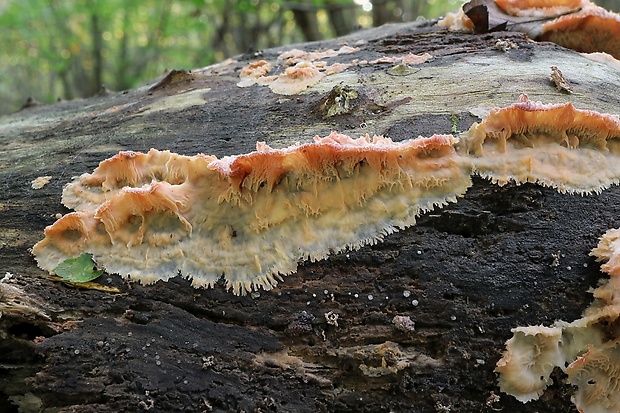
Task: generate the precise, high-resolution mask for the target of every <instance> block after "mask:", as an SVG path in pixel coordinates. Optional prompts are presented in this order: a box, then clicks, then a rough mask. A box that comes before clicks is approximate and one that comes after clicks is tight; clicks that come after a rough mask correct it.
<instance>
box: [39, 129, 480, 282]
mask: <svg viewBox="0 0 620 413" xmlns="http://www.w3.org/2000/svg"><path fill="white" fill-rule="evenodd" d="M456 141H457V139H456V138H454V137H453V136H452V135H434V136H431V137H430V138H422V137H420V138H418V139H411V140H407V141H403V142H393V141H391V140H390V139H388V138H384V137H381V136H375V137H374V138H373V139H370V138H369V137H368V136H366V137H362V138H359V139H352V138H350V137H348V136H346V135H341V134H337V133H335V132H334V133H332V134H330V135H329V136H327V137H325V138H319V137H315V141H314V143H308V144H303V145H295V146H291V147H288V148H285V149H272V148H270V147H269V146H267V145H266V144H264V143H258V144H257V150H256V152H252V153H249V154H245V155H238V156H229V157H225V158H222V159H217V158H216V157H214V156H207V155H202V154H199V155H196V156H191V157H190V156H182V155H178V154H174V153H171V152H169V151H158V150H155V149H151V150H150V151H149V152H148V153H136V152H121V153H119V154H118V155H116V156H114V157H112V158H110V159H108V160H105V161H103V162H101V164H100V165H99V167H98V168H96V169H95V170H94V172H93V173H92V174H84V175H82V176H81V177H79V178H78V179H77V180H76V181H74V182H73V183H71V184H68V185H67V186H66V187H65V189H64V191H63V192H64V193H63V202H64V203H65V205H67V206H68V207H70V208H74V209H75V210H76V212H73V213H70V214H67V215H65V216H64V217H62V218H60V219H59V220H58V221H57V222H56V223H54V224H53V225H51V226H49V227H47V228H46V229H45V238H44V239H43V240H42V241H40V242H39V243H37V244H36V245H35V246H34V248H33V253H34V255H35V257H36V259H37V261H38V264H39V266H40V267H41V268H43V269H46V270H49V271H51V270H52V269H53V268H55V267H56V266H57V265H58V264H59V263H60V262H62V261H63V260H66V259H68V258H72V257H75V256H78V255H80V254H82V253H84V252H87V253H90V254H92V256H93V259H94V260H95V262H96V263H97V264H99V265H100V266H102V267H104V268H105V269H106V270H107V271H108V272H110V273H118V274H121V275H122V276H125V277H130V278H131V279H133V280H139V281H142V282H144V283H152V282H155V281H157V280H167V279H168V278H170V277H174V276H176V275H177V274H178V272H179V271H181V273H182V274H183V275H184V276H185V277H187V278H191V279H192V284H193V285H194V286H196V287H198V286H201V287H207V286H213V285H214V284H215V282H217V281H218V279H219V278H220V277H221V276H222V275H223V276H224V277H225V280H226V286H227V288H232V290H233V292H234V293H235V294H244V293H246V292H250V291H252V290H256V289H258V288H261V287H262V288H265V289H270V288H271V287H273V286H274V285H276V284H277V280H281V275H285V274H289V273H292V272H294V271H296V269H297V264H298V261H299V260H305V259H310V260H312V261H314V260H319V259H323V258H325V257H327V255H328V254H329V253H331V252H338V251H342V250H345V249H347V248H350V249H358V248H360V247H361V246H363V245H367V244H374V243H376V242H377V241H378V240H381V239H382V238H383V237H384V236H385V235H387V234H390V233H392V232H394V231H397V230H398V229H400V228H405V227H408V226H411V225H413V224H414V223H415V220H416V217H417V216H418V215H419V214H420V213H421V212H424V211H428V210H431V209H433V208H434V207H435V206H441V205H444V204H446V203H447V202H455V201H456V197H457V196H460V195H462V194H463V193H464V192H465V191H466V190H467V188H468V187H469V186H470V184H471V179H470V166H469V163H468V162H467V161H466V160H463V159H462V158H460V157H459V156H458V155H457V153H456V151H455V148H454V144H455V142H456Z"/></svg>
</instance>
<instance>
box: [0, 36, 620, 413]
mask: <svg viewBox="0 0 620 413" xmlns="http://www.w3.org/2000/svg"><path fill="white" fill-rule="evenodd" d="M498 39H509V40H511V41H513V42H514V43H516V44H517V45H518V46H519V48H518V49H514V50H510V51H509V52H502V51H499V50H498V49H497V48H496V47H495V44H496V42H497V40H498ZM359 40H364V41H365V43H359V42H358V41H359ZM356 42H357V44H362V46H361V50H360V51H359V52H358V53H357V54H355V55H341V56H339V57H338V58H337V59H335V60H337V61H342V62H348V61H351V60H352V59H353V58H357V59H365V60H372V59H375V58H377V57H379V56H382V55H390V54H394V53H409V52H412V53H421V52H429V53H431V54H433V56H435V60H433V61H432V62H428V63H425V64H424V65H422V66H419V67H413V68H412V70H411V72H409V73H408V74H406V76H393V75H390V74H389V73H390V72H389V70H388V69H389V68H390V67H389V66H381V65H375V66H369V67H364V68H356V69H354V70H353V71H352V72H351V73H354V74H355V75H356V76H357V77H358V78H357V80H355V81H350V83H346V82H348V81H347V80H346V79H345V78H344V77H343V80H342V82H344V83H346V85H347V86H350V87H352V88H355V89H356V90H357V91H358V93H359V98H358V99H356V100H355V102H354V104H353V105H352V108H351V110H350V111H349V112H348V113H346V114H343V115H339V116H335V117H332V118H328V119H326V118H324V113H323V112H322V111H321V110H320V108H321V103H322V102H323V101H324V99H326V96H327V95H328V94H329V92H330V87H327V89H325V88H322V86H321V84H319V85H317V86H316V87H315V88H313V89H311V90H310V91H308V92H307V93H304V94H300V95H297V96H292V97H285V96H280V95H274V94H273V93H271V92H270V91H269V90H268V89H267V88H265V87H259V86H253V87H251V88H244V89H242V88H238V87H237V86H236V82H237V80H238V78H237V76H238V70H239V69H240V68H241V67H242V66H243V65H245V64H246V63H247V61H240V62H238V63H233V64H232V65H231V66H216V67H212V68H207V69H205V70H198V71H193V72H192V73H186V74H185V75H184V76H182V77H179V78H177V80H175V81H170V82H167V83H165V84H164V83H162V86H161V87H159V88H156V89H152V90H150V89H149V88H147V87H143V88H138V89H136V90H131V91H128V92H126V93H116V94H112V95H109V96H105V97H96V98H91V99H88V100H80V101H71V102H62V103H59V104H56V105H52V106H36V107H32V108H29V109H24V110H23V111H22V112H19V113H17V114H15V115H12V116H9V117H4V118H1V119H0V143H1V144H2V145H1V147H0V187H1V188H2V191H1V192H0V234H1V239H2V242H1V243H0V278H2V276H3V275H4V274H5V273H7V272H9V273H12V274H13V276H12V278H11V279H9V280H7V281H4V282H3V283H0V312H2V317H1V318H0V371H1V372H2V374H0V410H2V411H8V412H16V411H17V407H16V406H20V408H21V409H22V410H21V411H23V412H34V411H44V409H48V410H45V411H67V412H69V411H79V412H119V411H141V410H149V411H150V412H177V411H178V412H184V411H188V412H196V411H218V412H220V411H221V412H225V411H257V412H258V411H263V412H265V411H278V412H289V411H290V412H306V411H307V412H321V411H324V412H388V411H392V412H411V411H415V412H442V411H461V412H474V411H475V412H492V411H496V410H503V411H505V412H531V411H538V412H541V413H542V412H558V411H563V412H574V411H576V410H575V408H574V407H573V406H572V404H571V402H570V395H571V389H570V388H568V387H566V386H564V385H563V384H562V377H561V376H562V375H561V373H559V372H557V373H556V374H555V379H556V381H555V384H554V385H553V386H551V388H550V389H548V390H547V392H546V393H545V395H544V396H543V397H542V398H541V400H539V401H536V402H532V403H530V404H528V405H523V404H521V403H520V402H518V401H516V400H515V399H514V398H512V397H510V396H506V395H504V394H501V395H500V392H499V389H498V388H497V385H496V377H495V373H494V372H493V368H494V365H495V363H496V361H497V360H498V359H499V357H500V356H501V353H502V351H503V350H504V341H505V340H506V339H508V338H509V337H510V335H511V333H510V329H511V328H514V327H516V326H519V325H528V324H541V323H543V324H550V323H552V322H553V321H554V320H557V319H564V320H567V321H571V320H573V319H575V318H578V317H579V316H580V314H581V312H582V311H583V310H584V309H585V308H586V307H587V306H588V305H589V303H590V301H591V295H590V294H589V293H587V290H588V288H591V287H593V286H596V284H597V281H598V279H599V278H600V277H602V274H601V273H600V271H599V268H598V264H596V263H595V262H594V261H593V259H592V258H591V257H589V256H588V253H589V251H590V250H591V249H592V248H593V247H594V246H595V245H596V243H597V238H598V237H599V236H600V235H601V234H602V233H603V232H604V231H605V230H606V229H608V228H610V227H618V226H620V217H619V216H618V215H617V209H616V205H618V203H619V202H620V190H619V189H618V188H617V187H613V188H611V189H609V190H607V191H604V192H603V193H602V194H600V195H592V196H571V195H565V194H560V193H558V192H556V191H554V190H552V189H548V188H543V187H540V186H536V185H533V184H527V185H521V186H514V185H507V186H505V187H499V186H496V185H492V184H490V183H489V182H487V181H484V180H481V179H478V178H475V179H474V185H473V187H472V188H471V189H470V190H469V191H468V192H467V193H466V195H465V196H464V197H463V198H462V199H460V200H459V202H458V203H456V204H452V205H450V206H448V207H445V208H443V209H435V210H434V211H432V212H429V213H426V214H424V215H422V216H421V217H420V219H419V222H418V224H417V225H416V226H415V227H412V228H409V229H407V230H404V231H401V232H398V233H395V234H392V235H390V236H388V237H386V239H385V241H384V242H382V243H380V244H378V245H375V246H367V247H364V248H362V249H360V250H358V251H351V252H346V253H342V254H337V255H334V256H332V257H330V258H329V259H327V260H324V261H320V262H316V263H304V264H303V265H301V266H300V268H299V271H298V272H297V273H296V274H292V275H290V276H287V277H285V280H284V282H283V283H281V284H280V285H278V287H276V288H275V289H274V290H272V291H268V292H267V291H260V292H259V293H256V294H252V295H251V296H245V297H236V296H233V295H231V294H230V293H228V292H226V291H224V289H223V287H222V286H221V285H218V286H216V288H213V289H208V290H195V289H193V288H192V287H191V286H190V285H189V282H188V281H186V280H183V279H173V280H171V281H170V282H168V283H163V282H159V283H157V284H155V285H151V286H140V285H137V284H132V283H128V282H126V281H123V280H122V279H120V278H119V277H118V276H115V275H107V274H104V275H103V276H102V277H101V278H100V279H98V280H97V282H98V283H99V284H101V285H102V286H105V287H116V288H118V290H119V291H120V293H111V292H105V291H99V290H93V289H83V288H77V287H75V286H70V285H65V284H62V283H60V282H58V281H54V280H52V279H49V278H48V277H47V275H46V274H45V273H44V272H43V271H41V270H39V269H38V268H36V265H35V262H34V260H33V258H32V257H31V256H30V254H29V251H28V250H29V248H30V247H31V246H32V245H33V244H34V243H35V242H37V241H38V240H40V239H41V237H42V231H43V229H44V227H45V226H46V225H50V224H51V223H52V222H54V220H55V214H57V213H66V212H67V210H66V209H65V208H64V207H62V206H61V205H60V194H61V191H62V187H63V185H64V184H65V183H66V182H68V181H69V180H70V179H71V177H72V176H76V175H79V174H81V173H84V172H90V171H92V169H93V168H94V167H96V166H97V164H98V163H99V162H100V161H101V160H103V159H105V158H107V157H109V156H111V155H113V154H115V153H116V152H117V151H118V150H122V149H131V150H141V151H144V150H148V149H149V148H151V147H154V148H158V149H170V150H172V151H175V152H179V153H183V154H194V153H197V152H204V153H209V154H215V155H217V156H224V155H230V154H238V153H245V152H249V151H251V150H253V149H254V148H255V143H256V141H258V140H266V141H267V143H269V144H271V145H274V146H278V147H281V146H286V145H289V144H292V143H294V142H298V141H309V140H310V139H311V137H312V136H313V135H314V134H319V135H326V134H328V133H329V131H330V130H338V131H342V132H345V133H348V134H350V135H354V136H357V135H359V134H361V133H366V132H369V133H373V132H376V133H382V134H386V135H388V136H390V137H391V138H393V139H395V140H401V139H406V138H411V137H415V136H418V135H419V134H421V135H425V136H430V135H431V134H433V133H446V132H450V130H451V129H452V128H453V127H456V129H457V130H459V131H463V130H466V129H467V128H468V127H469V125H470V124H471V123H472V122H473V121H475V120H476V118H474V117H473V116H472V115H471V114H470V113H469V110H471V109H473V108H475V107H477V106H478V105H480V104H481V103H483V102H491V103H493V104H498V105H500V104H501V105H505V104H507V103H510V102H513V101H515V100H516V98H517V96H518V92H519V91H521V92H527V93H529V94H530V97H532V98H534V99H544V100H545V101H554V102H555V101H568V100H571V101H573V102H574V103H575V106H577V107H580V108H583V109H594V110H599V111H602V112H606V111H607V112H609V111H610V108H614V107H620V106H618V105H620V101H619V98H618V95H617V94H616V93H615V91H613V90H610V89H609V88H605V87H602V85H603V84H605V82H606V81H605V78H604V77H602V75H601V73H603V74H604V73H607V72H605V70H606V69H605V68H604V67H603V66H602V65H600V66H597V65H598V64H597V65H594V66H593V63H592V62H589V61H587V62H586V61H585V60H584V58H582V57H581V56H579V55H576V54H574V53H572V52H570V51H566V50H562V49H560V48H558V47H555V46H553V45H550V44H534V43H532V42H530V41H528V40H527V39H526V38H524V37H523V36H522V35H515V34H510V33H493V34H488V35H483V36H475V35H465V34H453V33H449V32H446V31H440V30H438V29H435V28H432V27H430V26H419V25H412V24H409V25H401V26H388V27H383V28H379V29H375V30H373V31H365V32H360V33H356V34H355V35H352V36H349V37H346V38H341V39H336V40H334V41H330V42H324V43H320V44H312V45H298V46H297V47H303V48H306V49H316V48H328V47H333V48H338V47H339V45H342V44H343V43H348V44H349V45H352V44H356ZM287 49H288V48H280V49H272V50H266V51H265V52H264V55H263V57H264V58H266V59H268V60H270V61H275V59H276V56H277V55H278V54H279V53H280V52H282V51H283V50H287ZM544 59H552V60H554V62H556V64H557V65H558V66H559V67H560V68H561V69H562V70H563V73H564V75H565V76H567V77H568V78H569V80H572V81H573V84H577V83H576V82H574V81H576V80H577V81H578V84H577V89H578V92H579V93H575V95H573V96H570V97H567V95H563V94H561V93H560V92H558V91H557V90H556V89H555V86H554V85H553V84H551V83H550V82H549V80H548V73H547V72H548V70H549V69H548V67H547V66H548V64H547V60H544ZM538 61H540V62H541V63H537V62H538ZM594 67H596V68H597V70H599V72H597V73H598V75H597V76H591V77H587V78H586V77H583V78H581V77H579V74H580V73H582V71H580V70H590V71H591V70H593V68H594ZM569 68H570V70H566V69H569ZM583 68H587V69H583ZM601 71H602V72H601ZM386 72H387V73H386ZM609 73H610V74H613V73H615V72H613V69H609ZM614 75H615V74H614ZM610 76H611V75H610ZM328 79H329V78H328ZM454 120H458V122H457V123H456V125H453V122H454ZM42 175H50V176H52V180H51V182H50V183H49V184H48V185H46V186H45V187H43V188H42V189H40V190H33V189H31V187H30V182H31V180H33V179H34V178H36V177H38V176H42ZM558 253H559V257H560V258H559V265H552V264H554V257H555V256H557V255H558ZM414 300H415V301H414ZM329 312H332V313H335V314H338V324H337V325H334V324H329V323H328V322H327V318H326V317H325V314H327V313H329ZM396 315H401V316H409V317H410V318H411V319H412V320H413V321H414V322H415V323H416V325H415V331H401V330H399V329H397V328H396V326H395V325H394V324H392V320H393V318H394V316H396ZM403 360H406V361H408V365H407V366H406V367H403V368H400V369H398V368H396V367H395V366H396V365H397V363H398V362H399V361H403ZM382 364H383V365H385V366H387V367H394V372H393V373H387V374H385V375H383V376H377V377H373V376H372V375H368V374H365V373H364V371H366V372H367V371H368V369H366V370H364V369H365V368H366V367H380V366H382ZM498 395H500V397H499V399H496V396H498Z"/></svg>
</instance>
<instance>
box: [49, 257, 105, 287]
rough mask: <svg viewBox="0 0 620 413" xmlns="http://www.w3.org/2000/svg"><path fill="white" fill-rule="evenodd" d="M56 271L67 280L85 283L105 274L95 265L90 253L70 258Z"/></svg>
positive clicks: (55, 270)
mask: <svg viewBox="0 0 620 413" xmlns="http://www.w3.org/2000/svg"><path fill="white" fill-rule="evenodd" d="M54 273H55V274H56V275H57V276H59V277H60V278H62V279H63V280H65V281H69V282H72V283H85V282H88V281H92V280H94V279H95V278H97V277H99V276H100V275H101V274H103V271H102V270H98V269H97V267H95V263H94V262H93V258H92V256H91V255H90V254H86V253H84V254H82V255H80V256H79V257H77V258H68V259H66V260H64V261H63V262H61V263H60V264H58V266H57V267H56V268H54Z"/></svg>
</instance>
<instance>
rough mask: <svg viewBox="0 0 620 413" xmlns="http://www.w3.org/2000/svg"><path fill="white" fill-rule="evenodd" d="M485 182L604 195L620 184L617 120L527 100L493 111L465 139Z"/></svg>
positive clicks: (566, 106) (619, 126)
mask: <svg viewBox="0 0 620 413" xmlns="http://www.w3.org/2000/svg"><path fill="white" fill-rule="evenodd" d="M463 148H464V150H465V151H466V152H467V154H468V155H470V156H472V162H473V165H474V170H475V172H476V173H478V174H479V175H480V176H483V177H485V178H489V179H491V180H492V181H493V182H494V183H498V184H499V185H504V184H506V183H508V182H510V181H514V182H516V183H517V184H521V183H525V182H536V183H538V184H541V185H545V186H551V187H553V188H556V189H558V190H559V191H560V192H569V193H581V194H584V193H591V192H597V193H598V192H600V191H602V190H603V189H605V188H608V187H609V186H610V185H613V184H618V182H620V120H619V119H618V116H616V115H607V114H600V113H598V112H594V111H589V110H579V109H575V108H574V107H573V105H572V104H570V103H566V104H557V105H543V104H542V103H540V102H532V101H531V100H529V99H528V98H527V96H526V95H521V96H520V98H519V101H518V102H517V103H515V104H513V105H510V106H508V107H505V108H499V109H494V110H492V111H491V113H490V114H489V115H488V116H486V117H485V118H484V119H483V120H482V122H481V123H480V124H478V123H474V124H473V125H472V127H471V128H470V129H469V131H468V132H467V133H466V136H464V138H463Z"/></svg>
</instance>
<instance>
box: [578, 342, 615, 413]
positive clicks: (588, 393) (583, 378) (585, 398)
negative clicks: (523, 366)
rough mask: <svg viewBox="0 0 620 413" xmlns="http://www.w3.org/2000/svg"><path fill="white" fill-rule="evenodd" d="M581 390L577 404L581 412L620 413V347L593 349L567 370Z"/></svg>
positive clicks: (608, 346)
mask: <svg viewBox="0 0 620 413" xmlns="http://www.w3.org/2000/svg"><path fill="white" fill-rule="evenodd" d="M566 373H567V374H568V379H567V381H568V383H570V384H572V385H575V386H577V387H578V390H577V392H576V393H575V396H574V397H573V402H574V403H575V405H576V406H577V409H579V411H580V412H583V413H605V412H620V343H619V342H618V341H613V342H609V343H605V344H604V345H602V346H600V347H592V348H590V349H589V350H588V351H587V352H586V353H585V354H584V355H583V356H581V357H579V358H578V359H577V360H575V361H574V362H573V363H571V364H570V365H569V366H568V368H567V369H566Z"/></svg>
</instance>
